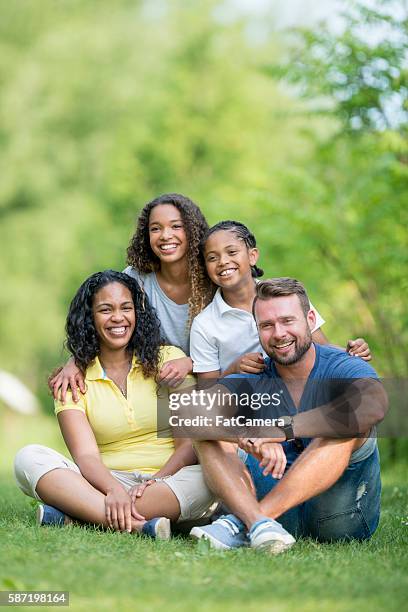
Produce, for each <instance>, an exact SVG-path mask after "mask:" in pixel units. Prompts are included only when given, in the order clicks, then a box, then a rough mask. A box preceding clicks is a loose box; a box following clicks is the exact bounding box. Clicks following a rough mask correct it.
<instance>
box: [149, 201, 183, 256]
mask: <svg viewBox="0 0 408 612" xmlns="http://www.w3.org/2000/svg"><path fill="white" fill-rule="evenodd" d="M149 239H150V246H151V249H152V251H153V253H154V254H155V255H156V256H157V257H158V258H159V259H160V261H161V262H162V263H174V262H178V261H180V260H182V259H184V258H186V257H187V250H188V241H187V236H186V232H185V229H184V223H183V218H182V216H181V212H180V211H179V210H178V208H176V207H175V206H173V205H172V204H159V205H158V206H155V207H154V208H152V210H151V212H150V217H149Z"/></svg>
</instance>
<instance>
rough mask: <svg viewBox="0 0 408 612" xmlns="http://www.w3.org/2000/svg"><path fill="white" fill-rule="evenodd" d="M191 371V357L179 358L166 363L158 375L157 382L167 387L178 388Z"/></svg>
mask: <svg viewBox="0 0 408 612" xmlns="http://www.w3.org/2000/svg"><path fill="white" fill-rule="evenodd" d="M192 371H193V362H192V360H191V357H179V358H178V359H170V361H166V363H165V364H164V366H163V367H162V369H161V370H160V374H159V382H160V383H162V384H166V385H168V386H169V387H178V386H179V385H181V383H183V382H184V380H185V379H186V377H187V376H188V375H189V374H191V372H192Z"/></svg>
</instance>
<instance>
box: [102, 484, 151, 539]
mask: <svg viewBox="0 0 408 612" xmlns="http://www.w3.org/2000/svg"><path fill="white" fill-rule="evenodd" d="M105 512H106V521H107V523H108V526H109V527H110V528H111V529H114V530H115V531H128V532H129V533H131V531H132V516H133V518H135V519H136V520H139V521H143V520H144V516H142V515H141V514H139V513H138V512H132V500H131V497H130V495H129V493H128V492H127V491H125V489H124V488H123V487H122V486H121V485H118V486H117V487H115V488H113V489H109V490H108V492H107V494H106V497H105Z"/></svg>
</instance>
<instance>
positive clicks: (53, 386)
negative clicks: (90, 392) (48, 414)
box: [48, 357, 86, 404]
mask: <svg viewBox="0 0 408 612" xmlns="http://www.w3.org/2000/svg"><path fill="white" fill-rule="evenodd" d="M48 386H49V388H50V391H52V394H53V396H54V399H55V400H58V399H60V400H61V402H62V403H63V404H65V400H66V395H67V391H68V390H71V393H72V399H73V400H74V402H75V403H76V402H78V401H79V395H78V387H79V390H80V391H81V393H82V394H84V393H85V392H86V387H85V378H84V375H83V374H82V372H81V370H80V369H79V368H78V366H77V365H76V363H75V360H74V358H73V357H70V358H69V359H68V361H67V363H66V364H65V365H64V367H63V368H61V369H60V370H59V371H58V372H57V373H56V374H55V376H54V377H53V378H50V379H49V380H48ZM59 395H60V397H58V396H59Z"/></svg>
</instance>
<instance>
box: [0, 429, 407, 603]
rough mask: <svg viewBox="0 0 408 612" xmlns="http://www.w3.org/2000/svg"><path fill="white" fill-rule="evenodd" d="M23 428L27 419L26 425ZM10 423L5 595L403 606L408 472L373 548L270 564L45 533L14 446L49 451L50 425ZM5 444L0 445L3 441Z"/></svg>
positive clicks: (331, 548) (303, 544)
mask: <svg viewBox="0 0 408 612" xmlns="http://www.w3.org/2000/svg"><path fill="white" fill-rule="evenodd" d="M24 422H25V423H26V422H27V420H26V419H25V420H24ZM21 423H22V421H19V420H17V425H16V422H15V420H14V419H13V423H12V424H10V422H8V423H6V427H5V430H4V429H3V431H6V432H8V433H9V434H10V431H11V430H12V431H13V436H14V437H10V435H9V436H8V437H7V438H5V439H4V440H3V442H4V446H2V448H5V449H6V451H7V453H6V454H2V460H3V462H2V471H0V504H1V512H0V589H3V590H11V589H28V590H38V589H45V590H69V591H70V594H71V595H70V596H71V604H70V609H73V610H98V611H99V610H116V609H118V610H149V611H150V610H156V609H157V610H158V609H165V610H166V612H172V611H177V610H194V611H195V610H202V611H205V610H215V611H217V610H224V611H229V610H231V611H235V610H244V609H245V610H257V612H258V611H259V612H262V611H263V610H265V611H266V610H269V611H271V610H272V611H274V610H279V611H287V610H290V611H295V610H296V611H297V610H304V611H305V612H307V611H310V612H314V611H320V610H322V611H323V610H324V611H326V610H328V609H330V610H333V611H343V610H358V611H360V610H361V611H363V610H380V609H381V610H383V609H386V610H387V612H391V611H392V610H400V609H402V608H403V607H404V606H405V605H406V600H407V595H408V581H407V565H408V562H407V552H408V549H407V541H408V537H407V535H408V491H407V487H406V472H407V466H406V464H405V465H403V464H399V465H397V466H396V467H394V469H392V470H391V469H387V470H385V471H384V474H383V483H384V492H383V510H382V517H381V523H380V527H379V529H378V530H377V532H376V534H375V535H374V537H373V538H372V539H371V540H370V541H369V542H364V543H361V544H359V543H349V544H333V545H319V544H317V543H316V542H313V541H310V540H305V541H300V542H298V543H297V544H296V546H295V547H294V548H293V549H291V550H290V551H288V552H287V553H285V554H283V555H280V556H278V557H271V556H268V555H266V554H265V553H257V552H256V551H251V550H237V551H228V552H216V551H211V550H208V548H207V546H206V545H205V543H204V542H200V544H199V545H196V544H195V543H193V542H190V541H189V540H186V539H183V538H181V537H179V538H175V539H173V540H172V541H170V542H154V541H150V540H147V539H144V538H140V537H137V536H132V535H127V534H119V533H104V532H102V531H98V530H95V529H92V528H81V527H68V528H64V529H57V528H39V527H37V526H36V525H35V521H34V508H33V506H32V502H31V500H30V499H29V498H26V497H24V496H23V495H22V494H21V493H20V492H19V491H18V490H17V488H16V487H15V485H14V483H13V480H12V477H11V474H10V471H9V465H10V458H11V451H12V447H14V446H15V445H16V444H17V448H18V445H19V443H21V442H23V443H25V442H26V441H38V442H41V443H46V442H48V443H49V438H50V437H52V436H55V430H54V428H53V427H49V426H48V421H45V425H44V424H42V425H41V424H40V425H39V424H38V423H36V424H34V422H33V421H32V422H31V424H32V426H31V427H30V428H29V430H26V429H25V430H22V429H21V427H20V426H19V424H20V425H21ZM0 441H1V440H0Z"/></svg>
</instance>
